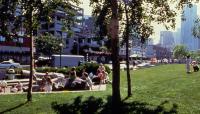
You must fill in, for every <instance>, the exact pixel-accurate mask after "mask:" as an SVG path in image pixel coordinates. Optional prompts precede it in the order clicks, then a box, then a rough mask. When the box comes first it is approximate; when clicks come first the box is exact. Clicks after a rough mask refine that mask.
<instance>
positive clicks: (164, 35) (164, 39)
mask: <svg viewBox="0 0 200 114" xmlns="http://www.w3.org/2000/svg"><path fill="white" fill-rule="evenodd" d="M174 43H175V42H174V36H173V32H171V31H161V32H160V45H161V46H162V47H164V48H168V49H170V50H172V49H173V46H174Z"/></svg>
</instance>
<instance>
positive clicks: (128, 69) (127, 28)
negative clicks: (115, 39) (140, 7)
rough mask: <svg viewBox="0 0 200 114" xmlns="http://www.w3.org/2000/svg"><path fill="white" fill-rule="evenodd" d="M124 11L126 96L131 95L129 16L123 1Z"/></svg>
mask: <svg viewBox="0 0 200 114" xmlns="http://www.w3.org/2000/svg"><path fill="white" fill-rule="evenodd" d="M125 11H126V31H125V32H126V33H125V42H126V66H127V68H126V75H127V84H128V85H127V86H128V97H130V96H131V95H132V93H131V77H130V68H129V49H128V48H129V32H130V31H129V27H130V24H129V17H128V10H127V4H126V3H125Z"/></svg>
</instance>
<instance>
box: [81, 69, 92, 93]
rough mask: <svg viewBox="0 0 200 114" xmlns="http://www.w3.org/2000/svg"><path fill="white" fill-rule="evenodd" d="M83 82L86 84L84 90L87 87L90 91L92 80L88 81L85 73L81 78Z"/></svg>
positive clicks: (88, 78)
mask: <svg viewBox="0 0 200 114" xmlns="http://www.w3.org/2000/svg"><path fill="white" fill-rule="evenodd" d="M82 79H83V80H84V81H85V82H86V88H87V87H89V89H90V90H92V84H93V83H92V80H91V79H90V77H89V76H88V74H87V73H85V74H84V75H83V78H82Z"/></svg>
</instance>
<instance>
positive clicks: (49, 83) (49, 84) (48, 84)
mask: <svg viewBox="0 0 200 114" xmlns="http://www.w3.org/2000/svg"><path fill="white" fill-rule="evenodd" d="M52 86H53V82H52V81H51V78H50V77H47V78H46V84H45V92H51V91H52Z"/></svg>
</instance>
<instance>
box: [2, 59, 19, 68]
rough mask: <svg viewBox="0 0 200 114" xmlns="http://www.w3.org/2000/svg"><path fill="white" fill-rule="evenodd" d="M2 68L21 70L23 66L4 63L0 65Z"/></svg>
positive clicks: (10, 62) (12, 62)
mask: <svg viewBox="0 0 200 114" xmlns="http://www.w3.org/2000/svg"><path fill="white" fill-rule="evenodd" d="M0 68H21V65H20V64H19V63H15V62H14V61H3V62H1V63H0Z"/></svg>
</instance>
